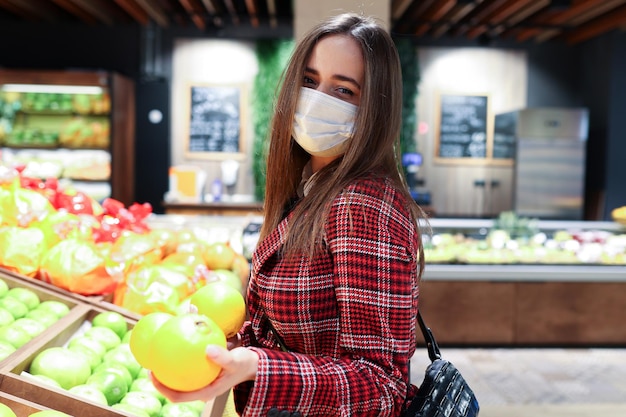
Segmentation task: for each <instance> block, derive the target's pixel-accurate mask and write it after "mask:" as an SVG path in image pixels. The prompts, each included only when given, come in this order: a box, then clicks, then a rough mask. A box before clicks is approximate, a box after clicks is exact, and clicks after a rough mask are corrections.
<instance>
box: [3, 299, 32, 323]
mask: <svg viewBox="0 0 626 417" xmlns="http://www.w3.org/2000/svg"><path fill="white" fill-rule="evenodd" d="M0 308H3V309H5V310H6V311H8V312H9V313H11V315H12V316H13V318H14V319H15V320H17V319H20V318H22V317H24V316H25V315H26V313H28V307H27V306H26V304H24V303H23V302H21V301H20V300H18V299H16V298H13V297H6V296H5V297H4V298H0Z"/></svg>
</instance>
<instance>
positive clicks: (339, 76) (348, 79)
mask: <svg viewBox="0 0 626 417" xmlns="http://www.w3.org/2000/svg"><path fill="white" fill-rule="evenodd" d="M304 71H305V72H306V73H310V74H313V75H318V76H319V74H320V73H319V71H317V70H316V69H313V68H310V67H306V68H305V69H304ZM332 78H333V79H335V80H340V81H346V82H349V83H352V84H354V85H355V86H356V87H357V88H359V89H360V88H361V85H360V84H359V83H358V82H357V81H356V80H355V79H354V78H352V77H348V76H346V75H342V74H334V75H333V76H332Z"/></svg>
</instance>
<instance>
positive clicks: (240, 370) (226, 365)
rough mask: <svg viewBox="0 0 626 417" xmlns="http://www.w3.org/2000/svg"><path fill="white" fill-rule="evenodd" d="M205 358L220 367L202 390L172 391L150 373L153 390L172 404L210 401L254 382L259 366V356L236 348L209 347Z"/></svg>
mask: <svg viewBox="0 0 626 417" xmlns="http://www.w3.org/2000/svg"><path fill="white" fill-rule="evenodd" d="M206 355H207V358H209V359H210V360H212V361H213V362H215V363H216V364H218V365H220V366H221V367H222V371H221V372H220V373H219V375H218V376H217V378H216V379H215V380H214V381H213V382H212V383H211V384H209V385H207V386H206V387H204V388H200V389H199V390H196V391H190V392H182V391H175V390H172V389H170V388H168V387H166V386H165V385H163V384H162V383H160V382H159V381H158V380H157V379H156V378H155V377H154V375H153V374H152V373H150V379H151V380H152V383H153V384H154V386H155V388H156V389H157V390H159V392H161V394H163V395H164V396H165V398H167V399H168V400H170V401H172V402H186V401H196V400H202V401H204V402H206V401H209V400H212V399H213V398H215V397H217V396H218V395H220V394H223V393H225V392H227V391H228V390H229V389H231V388H232V387H234V386H235V385H238V384H240V383H242V382H245V381H254V380H255V378H256V373H257V368H258V364H259V356H258V355H257V354H256V353H255V352H254V351H252V350H250V349H247V348H243V347H236V348H234V349H233V350H227V349H224V348H222V347H221V346H217V345H209V346H207V349H206Z"/></svg>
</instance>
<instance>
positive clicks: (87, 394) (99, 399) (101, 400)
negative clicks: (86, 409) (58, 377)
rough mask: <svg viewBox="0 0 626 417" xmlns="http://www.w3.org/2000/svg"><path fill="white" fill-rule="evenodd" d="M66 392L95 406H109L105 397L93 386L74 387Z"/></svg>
mask: <svg viewBox="0 0 626 417" xmlns="http://www.w3.org/2000/svg"><path fill="white" fill-rule="evenodd" d="M67 391H68V392H70V393H72V394H74V395H76V396H78V397H81V398H84V399H86V400H89V401H92V402H94V403H96V404H101V405H109V403H108V402H107V398H106V397H105V395H104V394H103V393H102V392H101V391H100V390H99V389H98V388H96V387H94V386H93V385H87V384H81V385H76V386H73V387H72V388H70V389H68V390H67Z"/></svg>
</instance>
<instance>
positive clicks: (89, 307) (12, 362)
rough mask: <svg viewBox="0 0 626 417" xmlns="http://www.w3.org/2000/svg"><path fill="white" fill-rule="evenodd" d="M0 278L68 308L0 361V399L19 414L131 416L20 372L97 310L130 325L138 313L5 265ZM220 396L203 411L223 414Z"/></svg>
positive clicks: (211, 416)
mask: <svg viewBox="0 0 626 417" xmlns="http://www.w3.org/2000/svg"><path fill="white" fill-rule="evenodd" d="M0 278H2V279H3V280H4V281H5V282H6V283H7V285H8V286H9V288H14V287H23V288H28V289H30V290H32V291H33V292H35V293H36V294H37V296H38V297H39V299H40V300H41V301H45V300H55V301H60V302H62V303H64V304H65V305H67V306H68V307H69V308H70V310H69V313H68V314H66V315H65V316H64V317H62V318H60V319H59V320H58V321H57V322H55V323H54V324H52V325H51V326H50V327H48V328H47V329H46V330H44V331H43V332H42V333H40V334H39V335H37V336H35V337H34V338H33V339H31V340H30V341H28V342H27V343H26V344H24V345H23V346H22V347H20V348H19V349H17V350H16V351H15V352H13V353H12V354H11V355H9V356H8V357H7V358H5V359H4V360H2V361H0V393H1V394H2V396H0V402H2V403H4V404H6V405H8V406H10V407H12V406H13V405H14V404H19V405H17V406H16V409H14V411H15V412H16V414H17V416H18V417H26V416H28V415H29V414H31V413H33V412H34V411H38V410H45V409H54V410H59V411H62V412H64V413H67V414H70V415H73V416H90V417H111V416H128V417H132V414H128V413H126V412H124V411H121V410H116V409H113V408H111V407H108V406H102V405H99V404H96V403H94V402H91V401H89V400H87V399H83V398H80V397H78V396H76V395H73V394H71V393H69V392H68V391H65V390H62V389H58V388H54V387H51V386H49V385H46V384H45V383H41V382H38V381H36V380H34V379H33V378H32V377H30V378H29V377H28V376H24V375H21V374H22V371H28V368H29V366H30V364H31V362H32V361H33V359H34V358H35V356H37V354H38V353H39V352H41V351H43V350H44V349H47V348H50V347H55V346H63V345H64V344H65V343H66V342H67V341H68V340H69V339H70V338H71V337H72V336H73V335H74V334H75V333H76V332H77V331H78V330H79V328H80V327H81V326H82V325H83V324H84V322H85V321H91V320H92V319H93V318H94V317H95V316H96V315H97V314H98V313H101V312H104V311H111V310H117V311H119V312H120V313H125V314H123V315H124V316H125V318H126V320H127V323H128V326H129V329H130V328H132V327H133V326H134V325H135V323H136V322H137V320H138V318H132V317H133V316H136V317H138V316H137V315H136V314H135V313H132V312H129V311H125V309H122V308H120V307H118V306H115V305H114V304H112V303H110V302H108V301H105V300H104V299H103V298H102V297H85V296H81V295H78V294H73V293H70V292H68V291H65V290H63V289H60V288H57V287H54V286H52V285H50V284H47V283H45V282H42V281H38V280H34V279H32V278H29V277H24V276H20V275H19V274H15V273H12V272H9V271H7V270H4V269H3V270H0ZM112 307H114V308H112ZM222 400H223V398H218V399H216V401H215V402H216V406H215V407H214V406H213V403H212V402H209V403H207V406H206V407H205V409H204V411H203V413H202V415H203V416H206V417H216V416H222V414H223V410H224V403H225V401H222Z"/></svg>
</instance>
